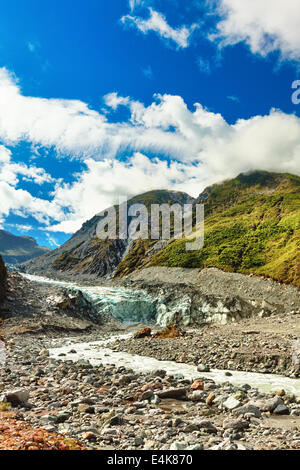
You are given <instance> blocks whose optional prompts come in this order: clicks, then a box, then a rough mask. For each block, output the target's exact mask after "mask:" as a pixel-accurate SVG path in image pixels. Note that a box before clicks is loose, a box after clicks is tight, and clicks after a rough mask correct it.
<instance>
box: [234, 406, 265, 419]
mask: <svg viewBox="0 0 300 470" xmlns="http://www.w3.org/2000/svg"><path fill="white" fill-rule="evenodd" d="M233 413H234V414H235V415H236V416H244V415H247V414H251V415H253V416H254V417H255V418H260V417H261V412H260V410H259V408H257V406H254V405H250V404H249V403H247V404H246V405H244V406H240V407H239V408H236V409H235V410H234V412H233Z"/></svg>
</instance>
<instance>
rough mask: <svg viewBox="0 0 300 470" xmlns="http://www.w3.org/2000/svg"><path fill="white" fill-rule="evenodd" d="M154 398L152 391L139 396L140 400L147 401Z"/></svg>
mask: <svg viewBox="0 0 300 470" xmlns="http://www.w3.org/2000/svg"><path fill="white" fill-rule="evenodd" d="M153 396H154V393H153V390H146V391H145V392H143V393H142V395H141V400H149V399H150V398H152V397H153Z"/></svg>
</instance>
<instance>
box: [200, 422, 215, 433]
mask: <svg viewBox="0 0 300 470" xmlns="http://www.w3.org/2000/svg"><path fill="white" fill-rule="evenodd" d="M197 424H198V427H199V428H200V429H204V430H205V431H206V432H208V433H210V434H217V432H218V430H217V428H216V427H215V426H214V425H213V423H212V422H211V421H208V420H207V419H203V420H201V421H199V423H197Z"/></svg>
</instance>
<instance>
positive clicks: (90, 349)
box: [23, 274, 300, 395]
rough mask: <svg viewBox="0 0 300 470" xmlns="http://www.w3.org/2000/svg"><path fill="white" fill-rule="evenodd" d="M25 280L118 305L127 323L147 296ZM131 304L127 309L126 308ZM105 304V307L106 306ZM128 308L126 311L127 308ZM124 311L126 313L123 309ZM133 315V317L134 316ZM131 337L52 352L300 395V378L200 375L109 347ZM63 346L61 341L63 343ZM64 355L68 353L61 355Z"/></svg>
mask: <svg viewBox="0 0 300 470" xmlns="http://www.w3.org/2000/svg"><path fill="white" fill-rule="evenodd" d="M23 276H24V277H26V278H27V279H29V280H31V281H36V282H43V283H47V284H52V285H58V286H62V287H67V288H71V289H78V290H80V291H81V292H83V293H87V294H88V295H89V297H90V299H93V301H94V302H99V299H100V301H101V302H104V303H108V304H109V305H111V304H113V305H117V306H118V308H117V309H116V310H115V312H117V313H118V314H120V316H121V317H122V318H123V319H124V320H125V321H126V312H128V313H130V308H136V306H137V305H139V303H137V300H138V302H141V301H142V300H141V296H144V297H145V296H146V297H147V295H146V294H145V293H143V292H142V291H132V290H130V289H124V288H110V287H103V286H96V287H86V286H85V287H82V286H77V285H72V284H70V283H68V282H63V281H55V280H52V279H46V278H43V277H40V276H32V275H29V274H23ZM149 301H150V300H149V298H146V302H149ZM125 302H127V304H128V305H127V307H126V305H125ZM102 305H103V304H102ZM124 307H125V308H124ZM122 308H124V310H125V312H124V313H123V314H122V312H121V311H120V310H119V309H121V310H122ZM133 316H134V315H132V313H131V317H133ZM127 337H130V335H122V336H112V337H111V338H110V339H108V340H103V341H95V342H91V343H76V342H75V341H72V340H70V339H66V340H64V341H63V346H60V347H57V346H58V345H57V341H56V342H55V341H54V342H53V346H56V347H53V348H51V349H50V350H49V351H50V357H51V358H53V359H59V360H63V361H66V360H72V361H74V362H76V361H79V360H82V359H85V360H89V362H90V363H91V364H92V365H95V366H97V365H99V364H104V365H105V364H115V365H117V366H124V367H126V368H128V369H132V370H134V371H136V372H150V371H154V370H158V369H164V370H165V371H166V372H167V373H168V374H170V375H175V374H180V375H183V377H184V378H189V379H195V378H197V377H199V376H201V377H207V378H210V379H213V380H214V381H215V382H216V383H224V382H230V383H232V384H233V385H236V386H241V385H244V384H246V383H247V384H249V385H250V386H251V387H253V388H257V389H258V390H260V391H262V392H271V391H275V390H278V389H284V390H286V392H289V393H294V394H296V395H300V379H290V378H287V377H283V376H279V375H275V374H258V373H254V372H240V371H230V373H231V374H232V376H230V377H228V376H226V375H225V372H226V371H225V370H217V369H213V370H212V371H211V372H206V373H203V372H201V373H199V372H197V368H196V367H195V366H191V365H188V364H181V363H176V362H172V361H159V360H157V359H153V358H150V357H144V356H139V355H134V354H129V353H125V352H114V351H112V350H111V349H109V348H108V347H107V346H108V345H109V344H110V343H112V342H113V341H114V340H115V339H116V338H120V339H122V338H123V339H126V338H127ZM59 343H61V340H59ZM71 349H74V350H75V351H76V354H74V353H70V352H69V351H70V350H71ZM60 354H65V355H64V356H60Z"/></svg>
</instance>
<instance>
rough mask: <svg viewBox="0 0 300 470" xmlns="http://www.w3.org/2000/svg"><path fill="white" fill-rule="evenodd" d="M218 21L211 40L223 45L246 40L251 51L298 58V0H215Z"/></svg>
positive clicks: (299, 36) (299, 55)
mask: <svg viewBox="0 0 300 470" xmlns="http://www.w3.org/2000/svg"><path fill="white" fill-rule="evenodd" d="M215 3H217V12H218V14H219V15H220V16H221V21H219V22H218V24H217V33H215V34H213V35H211V36H210V38H211V40H219V41H221V44H222V45H223V46H227V45H233V44H237V43H239V42H242V41H244V42H246V43H247V44H248V46H249V47H250V49H251V51H252V52H253V53H254V54H260V55H262V56H264V57H265V56H266V55H267V54H269V53H270V52H274V51H279V52H280V54H281V56H282V58H283V59H289V60H296V61H298V60H299V59H300V35H299V31H300V15H299V0H263V1H262V0H243V1H241V0H217V2H215Z"/></svg>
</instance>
